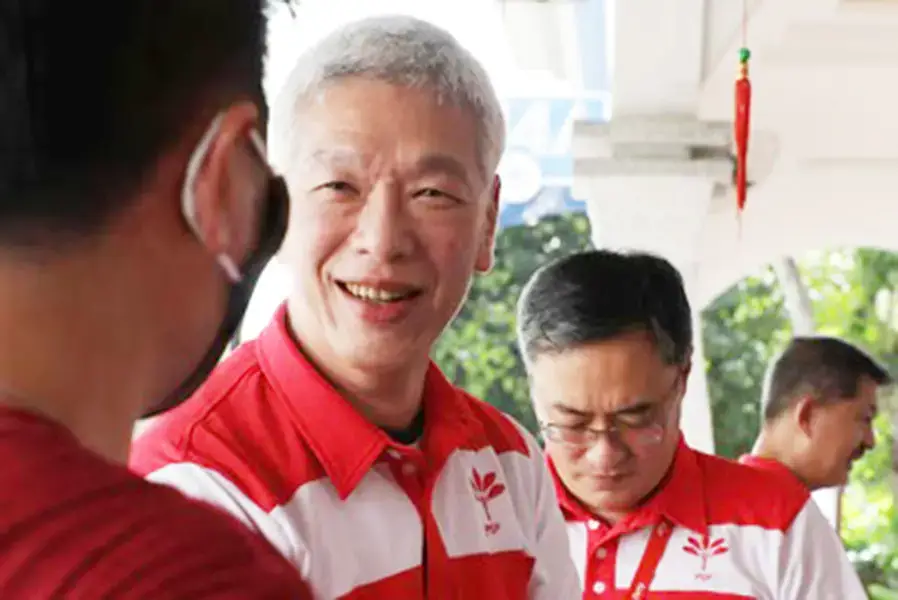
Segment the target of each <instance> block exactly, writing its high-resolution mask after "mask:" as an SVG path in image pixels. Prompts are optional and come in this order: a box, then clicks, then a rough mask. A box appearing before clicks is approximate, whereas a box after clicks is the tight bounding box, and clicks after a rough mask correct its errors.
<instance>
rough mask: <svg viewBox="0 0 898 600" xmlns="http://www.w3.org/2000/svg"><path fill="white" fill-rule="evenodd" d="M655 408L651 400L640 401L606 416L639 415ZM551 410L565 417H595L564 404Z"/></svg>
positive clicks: (560, 403)
mask: <svg viewBox="0 0 898 600" xmlns="http://www.w3.org/2000/svg"><path fill="white" fill-rule="evenodd" d="M654 406H655V403H654V402H650V401H649V400H640V401H637V402H634V403H633V404H631V405H629V406H624V407H622V408H619V409H617V410H614V411H611V412H608V413H605V416H607V417H611V418H614V417H616V416H619V415H633V414H638V413H641V412H645V411H647V410H650V409H652V408H653V407H654ZM551 408H552V409H553V410H554V411H556V412H559V413H562V414H565V415H569V416H572V417H582V418H591V417H592V416H593V415H594V413H592V412H590V411H584V410H580V409H577V408H574V407H572V406H568V405H566V404H564V403H562V402H554V403H552V405H551Z"/></svg>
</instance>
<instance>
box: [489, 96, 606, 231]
mask: <svg viewBox="0 0 898 600" xmlns="http://www.w3.org/2000/svg"><path fill="white" fill-rule="evenodd" d="M607 106H608V102H607V100H606V98H605V97H603V96H602V95H598V94H596V95H590V96H585V97H531V98H511V99H508V100H506V106H505V109H506V113H505V114H506V117H507V120H508V139H507V144H506V151H505V154H504V155H503V157H502V163H501V164H500V165H499V173H500V175H501V176H502V198H501V200H502V204H501V210H500V213H499V226H500V227H514V226H515V225H521V224H525V223H528V224H530V223H535V222H536V221H538V220H539V219H541V218H542V217H544V216H547V215H551V214H559V213H565V212H582V211H584V210H585V209H586V205H585V204H584V202H583V201H582V200H580V199H577V198H574V197H573V196H572V194H571V185H572V183H573V175H574V160H573V155H572V153H571V133H572V130H573V124H574V121H577V120H584V119H588V120H596V121H600V120H604V119H605V118H606V109H607Z"/></svg>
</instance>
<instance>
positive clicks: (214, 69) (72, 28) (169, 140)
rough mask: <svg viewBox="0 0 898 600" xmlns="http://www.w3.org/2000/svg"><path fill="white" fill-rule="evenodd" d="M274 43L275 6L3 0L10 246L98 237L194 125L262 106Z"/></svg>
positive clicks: (0, 148)
mask: <svg viewBox="0 0 898 600" xmlns="http://www.w3.org/2000/svg"><path fill="white" fill-rule="evenodd" d="M265 37H266V15H265V2H264V0H86V1H83V2H78V1H74V0H0V246H19V245H27V246H33V245H45V244H54V243H57V241H58V240H60V239H80V238H83V237H85V236H88V235H90V234H92V233H95V232H97V231H98V230H99V229H101V228H102V227H103V225H104V224H105V223H106V222H107V221H108V219H109V218H110V217H112V216H113V215H114V214H115V213H116V212H117V211H120V210H122V209H123V208H125V207H127V206H128V204H129V202H131V201H132V200H133V199H134V198H135V197H136V195H137V193H138V192H139V190H140V186H141V183H142V181H144V180H145V179H146V178H147V176H148V175H149V174H150V172H151V171H152V169H153V168H154V167H155V166H156V165H157V163H158V160H159V158H160V157H162V156H163V155H164V153H165V152H166V151H167V150H169V149H170V148H172V147H173V146H174V145H176V144H177V143H178V142H179V141H181V140H182V138H183V136H184V135H185V134H186V133H187V131H188V130H189V128H191V127H193V128H197V127H199V128H202V127H204V126H206V125H207V124H208V123H207V120H208V121H211V119H212V117H213V116H214V114H215V112H216V111H218V110H221V109H222V108H224V107H225V106H227V105H228V104H230V103H232V102H234V101H236V100H240V99H244V100H251V101H256V102H257V103H258V104H259V106H260V107H262V104H263V101H264V98H263V94H262V68H263V58H264V54H265ZM198 136H199V132H198V133H197V137H198Z"/></svg>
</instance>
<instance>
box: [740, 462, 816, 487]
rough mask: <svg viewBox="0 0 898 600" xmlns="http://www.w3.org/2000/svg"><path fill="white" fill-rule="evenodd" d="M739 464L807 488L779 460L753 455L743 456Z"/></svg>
mask: <svg viewBox="0 0 898 600" xmlns="http://www.w3.org/2000/svg"><path fill="white" fill-rule="evenodd" d="M739 462H740V463H741V464H743V465H747V466H749V467H754V468H755V469H761V470H762V471H767V472H768V473H771V474H773V475H776V476H777V477H780V478H782V479H783V480H785V481H789V482H791V483H793V484H797V485H800V486H802V487H806V486H805V485H804V483H802V481H801V479H799V478H798V476H797V475H795V473H793V472H792V471H790V470H789V467H787V466H786V465H784V464H783V463H781V462H780V461H778V460H774V459H772V458H763V457H760V456H754V455H753V454H743V455H742V456H740V457H739Z"/></svg>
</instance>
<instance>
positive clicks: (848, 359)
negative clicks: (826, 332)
mask: <svg viewBox="0 0 898 600" xmlns="http://www.w3.org/2000/svg"><path fill="white" fill-rule="evenodd" d="M863 377H869V378H870V379H871V380H873V382H874V383H876V385H880V386H882V385H890V384H891V383H892V376H891V375H890V374H889V372H888V371H887V370H886V369H885V368H884V367H883V366H881V365H880V364H879V363H877V362H876V361H875V360H874V359H873V358H872V357H871V356H870V355H869V354H867V353H866V352H864V351H863V350H861V349H860V348H858V347H856V346H853V345H852V344H849V343H848V342H846V341H844V340H840V339H838V338H834V337H825V336H800V337H794V338H792V340H791V341H790V342H789V343H788V345H787V346H786V348H785V349H784V350H783V351H782V352H781V353H780V354H779V356H778V357H777V358H776V359H774V360H773V362H772V363H771V365H770V368H769V369H768V371H767V377H766V381H765V384H764V395H763V404H764V419H765V420H767V421H771V420H775V419H776V418H778V417H779V416H780V415H782V414H783V413H784V412H786V410H788V409H789V408H790V407H791V406H792V405H793V404H794V403H795V401H797V400H798V399H799V398H801V397H803V396H808V395H810V396H811V397H813V398H814V399H815V400H816V401H818V402H827V401H833V400H838V399H843V398H851V397H852V396H854V395H855V394H857V392H858V384H859V383H860V380H861V378H863Z"/></svg>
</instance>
